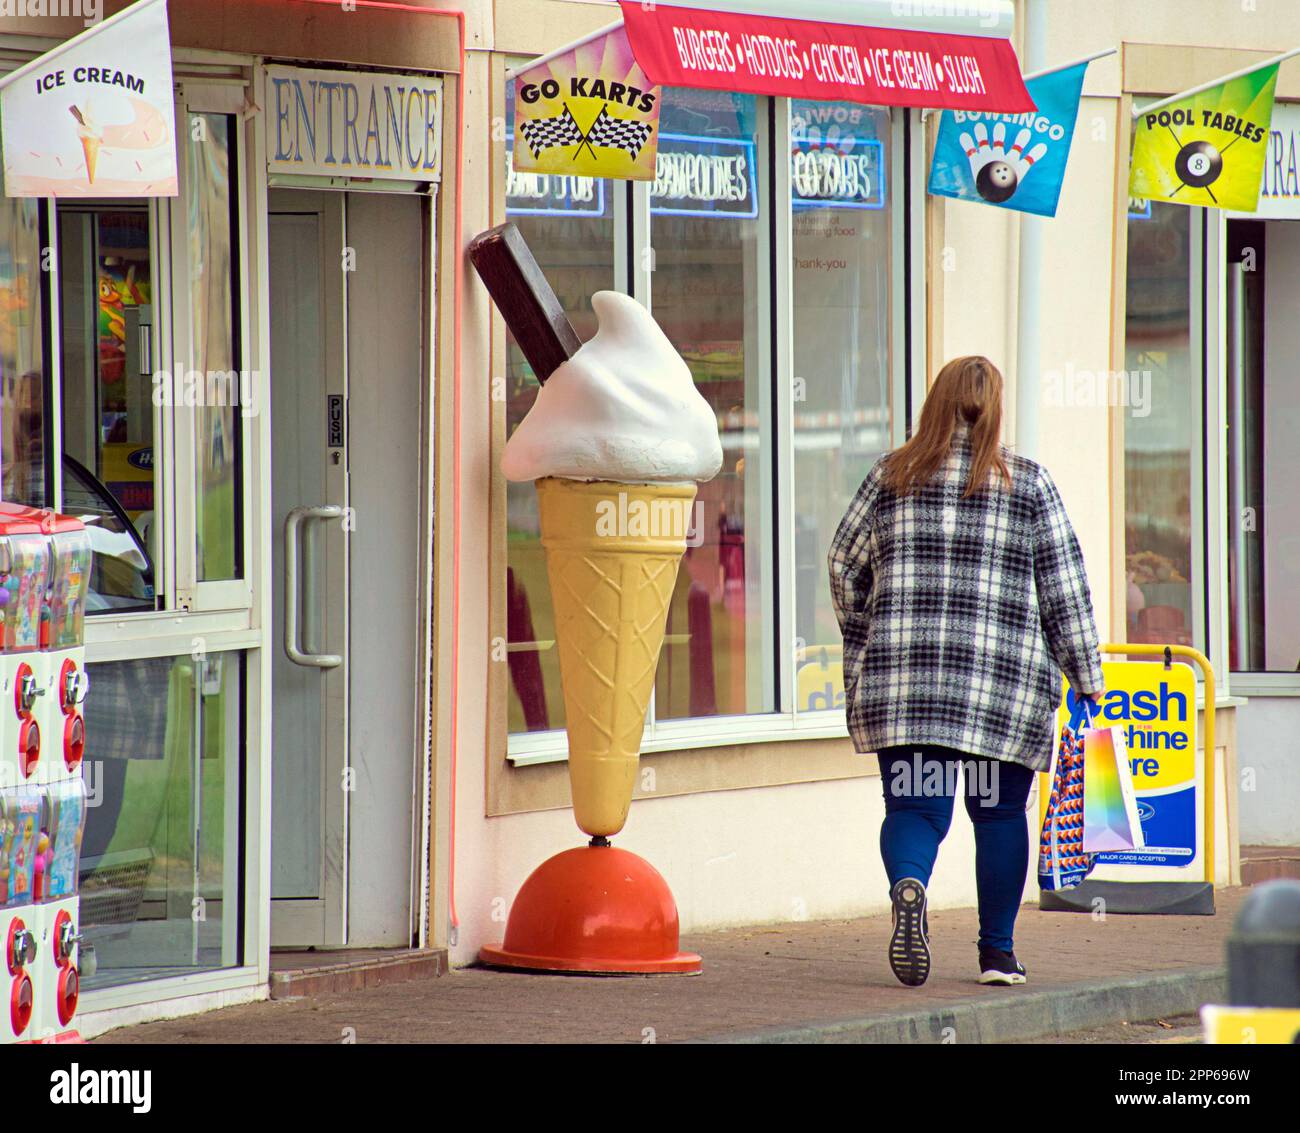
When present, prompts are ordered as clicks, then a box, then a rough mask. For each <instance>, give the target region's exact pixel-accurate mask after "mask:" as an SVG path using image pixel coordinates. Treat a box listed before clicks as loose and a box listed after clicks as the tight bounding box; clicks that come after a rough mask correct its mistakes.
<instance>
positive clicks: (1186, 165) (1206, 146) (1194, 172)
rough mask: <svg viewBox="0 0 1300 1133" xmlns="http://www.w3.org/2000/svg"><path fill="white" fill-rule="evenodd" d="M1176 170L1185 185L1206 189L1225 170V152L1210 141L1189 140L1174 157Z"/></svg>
mask: <svg viewBox="0 0 1300 1133" xmlns="http://www.w3.org/2000/svg"><path fill="white" fill-rule="evenodd" d="M1174 172H1175V173H1176V174H1178V180H1180V181H1181V182H1182V183H1183V184H1184V185H1190V186H1191V187H1192V188H1193V189H1204V188H1205V186H1206V185H1212V184H1214V182H1215V181H1217V180H1218V179H1219V174H1220V173H1222V172H1223V154H1221V153H1220V152H1219V151H1218V150H1217V149H1216V148H1215V147H1214V146H1212V145H1211V144H1210V143H1209V142H1188V143H1187V144H1186V145H1185V146H1183V148H1182V149H1180V150H1179V151H1178V156H1177V157H1176V158H1174Z"/></svg>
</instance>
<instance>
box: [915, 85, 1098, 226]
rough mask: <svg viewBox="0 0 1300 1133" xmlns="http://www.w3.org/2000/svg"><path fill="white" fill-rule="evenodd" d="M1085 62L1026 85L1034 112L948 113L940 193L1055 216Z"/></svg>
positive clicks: (933, 188) (937, 176)
mask: <svg viewBox="0 0 1300 1133" xmlns="http://www.w3.org/2000/svg"><path fill="white" fill-rule="evenodd" d="M1087 69H1088V64H1087V63H1078V64H1076V65H1075V66H1073V67H1064V68H1062V69H1061V70H1059V71H1052V72H1050V73H1048V74H1046V75H1042V76H1040V77H1039V78H1037V79H1030V80H1028V81H1027V82H1026V83H1025V87H1026V89H1028V91H1029V95H1030V97H1031V98H1032V99H1033V100H1034V105H1035V106H1037V107H1038V109H1037V110H1035V111H1028V112H1026V113H1024V114H991V113H976V112H973V111H969V110H945V111H944V112H943V119H942V121H940V123H939V137H938V140H937V142H936V143H935V147H934V160H933V161H932V162H931V163H930V184H929V190H930V192H931V193H934V194H935V195H936V196H940V197H956V198H957V199H958V200H962V201H979V202H981V203H983V204H987V205H997V206H998V207H999V208H1006V209H1017V210H1018V211H1020V212H1032V213H1037V214H1038V215H1039V216H1055V215H1056V204H1057V202H1058V201H1059V200H1060V198H1061V182H1062V181H1064V180H1065V163H1066V161H1068V160H1069V157H1070V141H1071V139H1072V138H1073V137H1074V120H1075V118H1076V117H1077V116H1078V113H1079V93H1080V92H1081V91H1082V89H1083V75H1084V72H1085V71H1086V70H1087Z"/></svg>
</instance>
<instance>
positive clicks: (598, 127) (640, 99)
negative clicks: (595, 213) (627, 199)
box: [513, 26, 663, 181]
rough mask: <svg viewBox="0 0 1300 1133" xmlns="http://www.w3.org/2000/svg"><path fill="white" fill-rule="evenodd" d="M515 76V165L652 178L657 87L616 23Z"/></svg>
mask: <svg viewBox="0 0 1300 1133" xmlns="http://www.w3.org/2000/svg"><path fill="white" fill-rule="evenodd" d="M513 78H514V84H515V98H514V104H515V126H514V154H513V168H514V169H515V171H516V172H519V173H560V174H577V175H579V176H583V177H614V178H618V179H620V180H624V181H650V180H653V178H654V176H655V152H656V149H657V148H658V144H659V107H660V104H661V103H662V102H663V91H662V90H660V88H659V87H657V86H655V85H654V84H653V83H651V82H650V80H649V79H647V78H646V76H645V72H644V71H642V70H641V68H640V66H639V65H638V64H637V61H636V60H635V59H634V58H633V57H632V48H631V47H630V46H629V45H628V41H627V35H626V34H625V33H624V31H623V28H622V27H621V26H615V27H613V28H608V29H606V30H605V31H602V32H599V33H598V34H596V35H595V36H592V37H590V38H588V39H585V40H582V41H580V42H578V43H576V44H574V45H573V46H572V47H570V48H568V49H566V50H563V51H560V52H558V53H556V54H554V55H547V56H544V57H543V58H542V59H539V60H537V61H536V62H534V63H530V64H528V65H527V66H525V67H524V68H522V69H520V70H519V71H516V72H514V74H513Z"/></svg>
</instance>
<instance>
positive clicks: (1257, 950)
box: [1228, 880, 1300, 1008]
mask: <svg viewBox="0 0 1300 1133" xmlns="http://www.w3.org/2000/svg"><path fill="white" fill-rule="evenodd" d="M1228 1002H1229V1003H1230V1004H1232V1005H1233V1006H1234V1007H1289V1008H1300V881H1290V880H1286V881H1268V882H1265V883H1264V884H1263V885H1258V886H1256V887H1255V888H1254V890H1252V892H1251V894H1250V896H1249V897H1247V898H1246V902H1245V904H1243V905H1242V907H1241V912H1240V913H1238V914H1237V920H1236V922H1235V923H1234V924H1233V926H1232V935H1231V936H1229V937H1228Z"/></svg>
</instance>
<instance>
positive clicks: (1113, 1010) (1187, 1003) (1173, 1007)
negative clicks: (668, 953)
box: [693, 968, 1227, 1044]
mask: <svg viewBox="0 0 1300 1133" xmlns="http://www.w3.org/2000/svg"><path fill="white" fill-rule="evenodd" d="M1226 993H1227V973H1226V972H1225V971H1224V969H1222V968H1194V969H1190V970H1187V971H1181V972H1164V973H1159V974H1155V975H1149V976H1130V977H1127V978H1125V979H1117V980H1105V981H1100V982H1094V983H1086V984H1075V985H1072V986H1068V987H1056V988H1052V989H1050V990H1047V991H1026V992H1017V993H1013V994H1012V993H1009V994H1004V995H999V996H997V997H996V998H989V999H984V1000H961V1001H958V1002H956V1003H949V1004H944V1005H934V1006H929V1007H925V1008H921V1009H919V1010H916V1011H895V1012H890V1013H889V1014H885V1015H874V1016H867V1017H865V1018H861V1019H843V1020H838V1021H836V1022H828V1023H807V1024H803V1025H801V1026H797V1027H776V1028H772V1029H771V1030H763V1031H754V1032H750V1033H748V1034H743V1035H718V1036H715V1037H711V1038H705V1039H696V1040H693V1041H694V1042H702V1043H745V1044H766V1043H773V1044H776V1043H945V1042H946V1043H957V1044H959V1043H1000V1042H1012V1041H1026V1040H1031V1039H1043V1038H1054V1037H1060V1036H1063V1035H1068V1034H1071V1033H1072V1032H1074V1031H1082V1030H1088V1029H1091V1028H1094V1027H1103V1026H1106V1025H1108V1024H1112V1023H1122V1022H1130V1023H1142V1022H1149V1021H1151V1020H1153V1019H1163V1018H1169V1017H1172V1016H1177V1015H1187V1014H1190V1013H1192V1012H1194V1011H1197V1010H1199V1009H1200V1007H1201V1006H1202V1004H1205V1003H1216V1002H1217V1003H1222V1002H1224V998H1223V997H1224V996H1225V995H1226Z"/></svg>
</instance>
